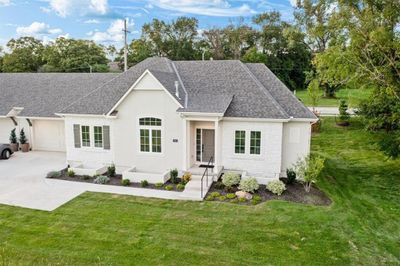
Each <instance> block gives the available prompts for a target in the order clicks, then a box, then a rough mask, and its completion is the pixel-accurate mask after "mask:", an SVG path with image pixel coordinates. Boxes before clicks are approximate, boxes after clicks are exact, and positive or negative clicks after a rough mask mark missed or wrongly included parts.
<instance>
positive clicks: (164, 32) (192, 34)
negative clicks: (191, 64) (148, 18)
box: [142, 17, 198, 60]
mask: <svg viewBox="0 0 400 266" xmlns="http://www.w3.org/2000/svg"><path fill="white" fill-rule="evenodd" d="M197 34H198V21H197V19H195V18H188V17H179V18H178V19H177V20H175V21H172V22H171V23H167V22H165V21H162V20H158V19H153V21H152V22H151V23H147V24H144V25H143V28H142V39H143V40H145V41H146V42H150V43H151V46H152V49H153V51H152V53H153V54H155V55H159V56H166V57H168V58H170V59H172V60H183V59H186V60H187V59H194V54H195V52H196V51H195V45H194V44H195V42H196V37H197Z"/></svg>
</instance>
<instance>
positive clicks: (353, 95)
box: [296, 89, 372, 107]
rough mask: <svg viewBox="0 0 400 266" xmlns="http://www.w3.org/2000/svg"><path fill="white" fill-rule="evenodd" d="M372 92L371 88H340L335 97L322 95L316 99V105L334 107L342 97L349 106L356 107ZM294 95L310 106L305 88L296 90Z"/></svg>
mask: <svg viewBox="0 0 400 266" xmlns="http://www.w3.org/2000/svg"><path fill="white" fill-rule="evenodd" d="M371 94H372V89H341V90H339V91H337V92H336V98H324V97H322V93H321V98H320V99H319V101H318V104H317V106H326V107H335V106H339V102H340V100H341V99H344V100H346V101H347V103H348V104H349V107H357V106H358V105H359V104H360V103H361V101H363V100H366V99H368V97H369V96H370V95H371ZM296 96H297V97H298V98H299V99H300V100H301V101H302V102H303V103H304V104H305V105H306V106H312V102H311V99H310V96H308V93H307V90H298V91H296Z"/></svg>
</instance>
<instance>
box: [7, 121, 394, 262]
mask: <svg viewBox="0 0 400 266" xmlns="http://www.w3.org/2000/svg"><path fill="white" fill-rule="evenodd" d="M377 137H378V136H377V135H373V134H370V133H368V132H366V131H364V130H363V129H362V126H361V125H360V124H359V123H357V122H355V123H354V124H353V125H352V126H351V127H349V128H338V127H336V126H334V123H333V120H332V119H325V120H324V121H323V130H322V133H320V134H318V135H316V136H314V137H313V141H312V149H313V152H314V153H318V154H320V155H323V156H325V157H326V158H327V161H326V169H325V170H324V172H323V178H321V181H320V182H319V183H318V186H319V187H320V188H321V189H323V190H324V191H325V192H326V193H327V194H328V195H330V197H331V198H332V200H333V201H334V203H333V204H332V205H331V206H329V207H316V206H307V205H302V204H295V203H289V202H283V201H270V202H267V203H262V204H259V205H256V206H238V205H234V204H227V203H220V202H201V203H199V202H182V201H167V200H157V199H148V198H140V197H129V196H118V195H110V194H99V193H85V194H83V195H81V196H80V197H78V198H77V199H75V200H73V201H71V202H70V203H68V204H66V205H65V206H63V207H60V208H59V209H57V210H56V211H54V212H51V213H48V212H42V211H34V210H28V209H23V208H17V207H10V206H4V205H1V206H0V265H16V264H17V265H18V264H21V265H25V264H31V265H54V264H60V265H65V264H69V265H88V264H97V265H128V264H129V265H133V264H136V265H199V264H207V265H208V264H209V265H257V264H258V265H293V264H296V265H298V264H303V265H384V264H386V265H387V264H392V265H394V264H400V245H399V243H400V233H399V232H400V204H399V198H400V181H399V176H400V163H399V161H390V160H386V159H385V158H384V157H383V155H382V154H381V153H380V152H378V151H377V150H376V147H375V145H374V144H373V140H374V139H375V138H377Z"/></svg>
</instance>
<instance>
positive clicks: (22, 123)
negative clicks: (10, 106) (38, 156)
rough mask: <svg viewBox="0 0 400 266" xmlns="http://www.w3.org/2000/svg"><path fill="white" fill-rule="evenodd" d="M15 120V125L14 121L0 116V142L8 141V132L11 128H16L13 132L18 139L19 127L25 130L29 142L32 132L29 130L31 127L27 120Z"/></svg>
mask: <svg viewBox="0 0 400 266" xmlns="http://www.w3.org/2000/svg"><path fill="white" fill-rule="evenodd" d="M16 121H17V123H18V125H17V126H15V125H14V122H13V121H12V120H11V119H10V118H8V117H7V118H0V143H9V142H10V140H9V138H10V133H11V130H13V129H14V128H16V129H17V130H16V132H15V134H16V135H17V138H18V139H19V132H20V130H21V129H24V131H25V136H26V138H27V139H28V142H29V143H31V139H32V132H31V130H32V129H31V127H30V126H29V124H28V121H26V119H24V118H16Z"/></svg>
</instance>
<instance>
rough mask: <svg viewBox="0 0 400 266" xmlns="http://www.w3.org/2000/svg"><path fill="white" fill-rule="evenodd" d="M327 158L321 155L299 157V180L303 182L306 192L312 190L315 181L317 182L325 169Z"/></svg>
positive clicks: (297, 169) (297, 170)
mask: <svg viewBox="0 0 400 266" xmlns="http://www.w3.org/2000/svg"><path fill="white" fill-rule="evenodd" d="M324 163H325V159H324V158H322V157H319V156H307V157H305V158H303V159H299V160H298V161H297V163H296V166H295V171H296V174H297V177H298V178H299V180H301V181H302V182H303V185H304V189H305V191H306V192H310V190H311V186H312V184H313V183H317V180H318V176H319V174H320V173H321V171H322V169H324Z"/></svg>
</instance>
